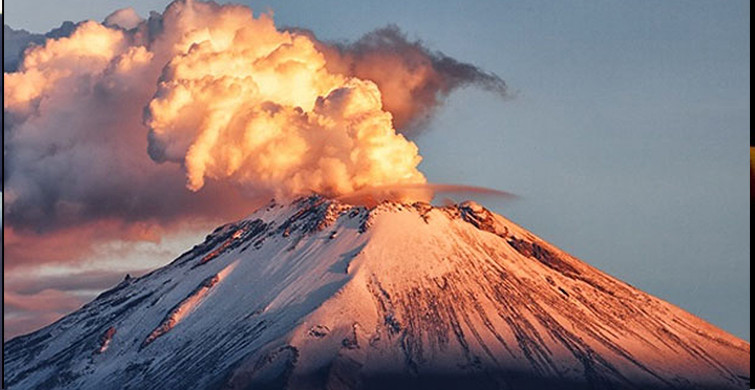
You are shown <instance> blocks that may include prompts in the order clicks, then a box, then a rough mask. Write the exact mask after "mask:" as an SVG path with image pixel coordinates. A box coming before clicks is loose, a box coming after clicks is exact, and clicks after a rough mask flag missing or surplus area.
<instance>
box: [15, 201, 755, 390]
mask: <svg viewBox="0 0 755 390" xmlns="http://www.w3.org/2000/svg"><path fill="white" fill-rule="evenodd" d="M4 352H5V364H4V369H5V373H4V382H5V385H6V386H7V387H8V388H9V389H31V388H41V389H52V388H70V389H98V390H100V389H121V388H133V389H212V388H216V389H221V388H222V389H247V388H254V389H256V388H287V389H325V388H328V389H361V388H375V389H379V388H433V389H435V388H464V389H483V388H490V389H498V388H501V389H533V388H616V389H624V388H627V389H648V388H650V389H652V388H669V389H688V388H689V389H708V388H711V389H714V388H715V389H744V388H747V387H748V386H749V376H750V374H749V358H750V345H749V344H748V343H747V342H745V341H742V340H740V339H738V338H736V337H734V336H732V335H730V334H728V333H726V332H724V331H722V330H720V329H718V328H716V327H715V326H712V325H710V324H708V323H706V322H705V321H703V320H701V319H699V318H697V317H695V316H693V315H691V314H689V313H687V312H685V311H683V310H681V309H679V308H677V307H675V306H673V305H671V304H669V303H666V302H664V301H662V300H660V299H658V298H655V297H652V296H650V295H648V294H646V293H644V292H641V291H639V290H637V289H635V288H634V287H632V286H630V285H628V284H626V283H623V282H621V281H619V280H616V279H614V278H612V277H610V276H608V275H606V274H604V273H602V272H600V271H598V270H596V269H595V268H592V267H590V266H589V265H587V264H585V263H583V262H581V261H579V260H578V259H576V258H574V257H572V256H570V255H568V254H566V253H564V252H563V251H561V250H559V249H557V248H555V247H554V246H552V245H550V244H548V243H546V242H544V241H543V240H541V239H539V238H538V237H537V236H535V235H533V234H531V233H529V232H528V231H526V230H524V229H522V228H521V227H519V226H517V225H515V224H514V223H512V222H510V221H508V220H506V219H505V218H503V217H501V216H498V215H496V214H493V213H491V212H490V211H488V210H486V209H484V208H483V207H481V206H479V205H478V204H476V203H473V202H465V203H462V204H460V205H457V206H448V207H433V206H431V205H429V204H425V203H415V204H412V205H408V204H400V203H392V202H384V203H381V204H379V205H377V206H376V207H374V208H369V209H368V208H365V207H357V206H352V205H347V204H344V203H340V202H338V201H333V200H328V199H324V198H321V197H317V196H313V197H309V198H305V199H300V200H298V201H296V202H294V203H292V204H290V205H279V204H275V203H271V204H270V205H268V206H267V207H265V208H263V209H260V210H259V211H257V212H255V213H254V214H253V215H251V216H250V217H249V218H246V219H244V220H241V221H239V222H236V223H231V224H227V225H224V226H221V227H219V228H218V229H216V230H215V231H214V232H213V233H212V234H210V235H208V236H207V239H206V240H205V241H204V242H203V243H202V244H199V245H197V246H195V247H194V248H192V249H191V250H190V251H188V252H186V253H184V254H183V255H181V256H180V257H179V258H178V259H176V260H175V261H174V262H172V263H171V264H169V265H167V266H165V267H163V268H160V269H158V270H156V271H154V272H152V273H150V274H148V275H145V276H143V277H140V278H131V279H126V280H124V281H123V282H122V283H120V284H119V285H117V286H116V287H114V288H113V289H111V290H109V291H107V292H104V293H103V294H101V295H100V296H99V297H97V298H96V299H95V300H94V301H92V302H90V303H89V304H87V305H85V306H84V307H82V308H81V309H79V310H78V311H76V312H74V313H72V314H70V315H68V316H66V317H64V318H63V319H61V320H60V321H58V322H56V323H54V324H52V325H50V326H48V327H46V328H44V329H41V330H39V331H37V332H34V333H32V334H29V335H26V336H21V337H18V338H15V339H13V340H10V341H9V342H7V343H6V345H5V349H4Z"/></svg>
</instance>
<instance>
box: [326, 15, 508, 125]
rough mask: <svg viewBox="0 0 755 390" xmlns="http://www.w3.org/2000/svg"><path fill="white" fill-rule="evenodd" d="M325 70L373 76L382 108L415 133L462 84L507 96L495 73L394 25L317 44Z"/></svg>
mask: <svg viewBox="0 0 755 390" xmlns="http://www.w3.org/2000/svg"><path fill="white" fill-rule="evenodd" d="M318 48H319V49H320V50H321V51H322V52H323V54H325V57H326V60H327V61H326V66H327V68H328V69H329V70H331V71H333V72H336V73H340V74H345V75H350V76H354V77H358V78H361V79H367V80H372V81H373V82H375V83H376V84H377V85H378V87H379V88H380V91H381V92H382V95H381V96H382V102H383V107H384V108H385V109H386V110H387V111H389V112H390V113H391V114H392V115H393V123H394V125H395V126H396V128H397V129H399V131H400V132H401V133H403V134H407V135H411V134H413V133H416V132H417V131H418V130H420V129H421V128H422V126H423V125H424V124H425V121H426V120H427V119H429V117H430V116H431V115H432V113H433V110H434V109H435V108H436V107H438V106H439V105H440V104H441V103H442V101H443V99H444V98H445V97H446V96H448V94H449V93H451V92H452V91H453V90H455V89H457V88H459V87H463V86H466V85H474V86H477V87H479V88H483V89H485V90H488V91H491V92H493V93H496V94H497V95H499V96H501V97H507V96H508V88H507V86H506V83H505V82H504V81H503V80H502V79H501V78H500V77H498V76H497V75H495V74H494V73H487V72H485V71H483V70H481V69H479V68H478V67H476V66H474V65H471V64H467V63H462V62H459V61H457V60H455V59H453V58H451V57H448V56H446V55H444V54H443V53H441V52H433V51H431V50H430V49H428V48H427V47H425V46H424V45H423V44H422V42H420V41H415V42H410V41H409V40H408V39H407V38H406V35H404V34H403V33H402V32H401V30H399V28H398V27H397V26H393V25H392V26H388V27H385V28H382V29H378V30H375V31H373V32H371V33H368V34H367V35H365V36H364V37H362V38H361V39H359V40H358V41H356V42H354V43H351V44H336V45H327V44H324V43H319V45H318Z"/></svg>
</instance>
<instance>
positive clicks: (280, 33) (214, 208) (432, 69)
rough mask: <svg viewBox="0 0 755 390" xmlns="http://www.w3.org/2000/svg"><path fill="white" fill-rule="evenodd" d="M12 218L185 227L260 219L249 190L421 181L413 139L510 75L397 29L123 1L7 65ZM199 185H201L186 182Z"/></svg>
mask: <svg viewBox="0 0 755 390" xmlns="http://www.w3.org/2000/svg"><path fill="white" fill-rule="evenodd" d="M3 80H4V85H5V88H4V103H3V110H4V117H5V119H6V124H5V127H4V129H3V131H4V135H5V137H6V138H5V139H6V144H5V147H4V151H3V152H4V157H5V166H4V173H5V175H4V185H5V200H4V201H5V204H4V213H5V218H6V222H8V224H9V225H10V226H11V227H15V228H17V229H33V230H35V231H46V230H54V229H57V228H60V227H66V226H71V225H84V224H87V223H90V224H91V222H92V221H113V220H116V221H126V222H129V221H145V220H160V221H175V220H178V219H181V218H186V217H187V216H189V217H203V216H212V217H218V216H221V217H225V216H229V215H234V214H236V215H238V214H239V213H242V212H248V211H249V206H250V204H252V203H254V201H252V200H250V199H254V198H253V197H252V198H249V197H248V196H246V197H245V196H242V195H241V194H239V191H237V189H241V190H242V192H243V193H244V194H245V195H249V194H252V195H257V196H259V197H262V196H265V197H267V196H270V195H272V196H276V197H291V196H295V195H300V194H306V193H310V192H317V193H322V194H326V195H330V196H338V195H342V194H347V193H351V192H354V191H358V190H360V189H362V188H365V187H368V186H386V185H402V184H410V185H413V184H420V183H424V182H425V177H424V176H423V174H422V173H421V172H419V171H418V170H417V165H418V164H419V162H420V161H421V157H420V156H419V154H418V150H417V147H416V145H415V144H414V143H413V142H411V141H410V140H408V139H407V138H405V136H410V135H412V134H414V133H415V132H416V131H417V129H419V128H420V127H421V125H422V123H423V121H424V120H425V119H426V118H427V117H428V116H429V115H431V113H432V111H433V109H434V108H435V107H437V106H438V105H439V104H441V103H442V101H443V98H444V97H445V96H447V95H448V94H449V93H450V92H451V91H453V90H454V89H456V88H459V87H461V86H464V85H470V84H471V85H477V86H481V87H483V88H485V89H488V90H491V91H494V92H495V93H498V94H500V95H505V94H506V85H505V83H504V82H503V81H502V80H501V79H500V78H499V77H498V76H496V75H494V74H489V73H485V72H482V71H480V70H479V69H478V68H476V67H474V66H473V65H469V64H465V63H461V62H458V61H456V60H454V59H452V58H450V57H447V56H445V55H443V54H441V53H434V52H431V51H430V50H428V49H427V48H426V47H425V46H423V44H422V43H420V42H410V41H408V40H407V39H406V37H405V36H404V35H403V34H402V33H401V32H400V31H399V30H398V29H397V28H396V27H388V28H384V29H380V30H377V31H374V32H372V33H369V34H367V35H366V36H365V37H363V38H362V39H360V40H358V41H357V42H355V43H352V44H329V43H325V42H321V41H319V40H317V39H316V38H315V37H314V35H313V34H312V33H311V32H308V31H304V30H295V29H291V30H279V29H277V28H276V27H275V25H274V23H273V20H272V18H271V17H270V16H268V15H261V16H259V17H257V18H255V17H254V16H253V14H252V11H251V10H250V9H249V8H246V7H243V6H238V5H222V6H221V5H218V4H215V3H204V2H193V1H190V0H189V1H175V2H173V3H172V4H170V5H169V6H168V7H167V8H166V10H165V11H164V12H163V13H162V14H158V13H152V14H151V15H150V17H149V18H148V19H146V20H143V19H141V18H140V17H139V16H138V15H137V14H136V13H135V12H134V11H133V10H130V9H126V10H119V11H116V12H114V13H113V14H111V15H110V16H108V18H106V20H105V21H104V22H103V23H96V22H93V21H87V22H82V23H79V24H78V25H76V26H75V29H74V30H73V31H72V32H71V33H70V35H69V36H63V37H59V38H57V39H48V40H47V41H46V42H45V44H44V45H42V46H32V47H30V48H29V49H27V50H26V51H25V53H24V55H23V58H22V59H21V62H20V63H19V67H18V71H16V72H13V73H5V74H4V76H3ZM186 188H188V189H190V190H192V191H194V192H192V191H187V190H186Z"/></svg>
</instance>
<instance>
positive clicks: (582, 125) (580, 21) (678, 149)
mask: <svg viewBox="0 0 755 390" xmlns="http://www.w3.org/2000/svg"><path fill="white" fill-rule="evenodd" d="M241 3H243V4H246V5H249V6H251V7H252V9H254V10H255V14H257V13H258V12H260V11H267V10H272V12H273V14H274V19H275V23H276V25H277V26H295V27H302V28H306V29H309V30H312V31H313V32H314V33H315V34H316V36H317V37H318V38H319V39H321V40H333V41H344V40H348V41H355V40H357V39H358V38H359V37H361V36H362V35H364V34H365V33H368V32H370V31H372V30H374V29H376V28H380V27H383V26H386V25H387V24H395V25H396V26H398V27H399V28H400V29H401V30H403V31H404V32H405V33H406V34H407V36H408V38H409V39H420V40H422V42H423V43H424V44H425V45H426V46H427V47H429V48H431V49H433V50H438V51H441V52H443V53H444V54H446V55H448V56H450V57H453V58H456V59H458V60H460V61H464V62H468V63H471V64H474V65H476V66H477V67H479V68H480V69H482V70H484V71H487V72H492V73H495V74H496V75H498V76H500V77H501V78H502V79H503V80H505V81H506V83H507V85H508V87H509V92H510V93H509V97H507V98H501V97H499V96H497V95H495V94H492V93H490V92H489V91H485V90H481V89H478V88H473V87H467V88H463V89H459V90H456V91H454V92H453V93H451V94H450V95H449V96H448V98H447V99H446V101H445V102H444V104H443V105H442V106H441V107H440V108H439V109H437V110H436V111H435V112H434V115H433V116H432V118H431V119H430V120H429V122H427V123H425V126H424V130H423V131H422V132H420V133H419V134H418V135H415V136H413V137H412V138H413V141H414V142H415V143H416V144H417V146H418V147H419V150H420V154H421V155H422V157H423V160H422V163H421V164H420V165H419V169H420V171H422V172H423V173H424V174H425V176H426V177H427V179H428V180H429V181H430V182H434V183H455V184H467V185H476V186H484V187H490V188H495V189H498V190H503V191H507V192H511V193H514V194H517V195H518V196H519V197H520V198H519V199H517V200H514V201H511V200H502V199H497V198H494V197H493V198H485V199H481V202H482V203H483V204H484V205H486V206H487V207H489V208H491V209H492V210H494V211H496V212H498V213H500V214H502V215H504V216H506V217H507V218H509V219H511V220H512V221H514V222H516V223H518V224H519V225H521V226H523V227H525V228H526V229H528V230H530V231H532V232H533V233H535V234H537V235H539V236H540V237H542V238H543V239H545V240H547V241H549V242H551V243H553V244H555V245H556V246H558V247H560V248H562V249H564V250H566V251H567V252H569V253H571V254H572V255H574V256H576V257H578V258H580V259H582V260H584V261H586V262H587V263H589V264H591V265H593V266H595V267H597V268H599V269H601V270H603V271H605V272H607V273H609V274H611V275H613V276H615V277H617V278H619V279H621V280H624V281H626V282H628V283H630V284H632V285H634V286H635V287H638V288H640V289H642V290H644V291H646V292H649V293H651V294H653V295H655V296H658V297H660V298H662V299H664V300H667V301H669V302H671V303H673V304H675V305H677V306H679V307H681V308H683V309H685V310H688V311H690V312H691V313H693V314H695V315H698V316H700V317H702V318H704V319H706V320H708V321H710V322H711V323H713V324H715V325H717V326H719V327H721V328H723V329H725V330H727V331H729V332H731V333H733V334H735V335H737V336H739V337H742V338H744V339H745V340H749V337H750V331H749V328H750V322H749V316H750V301H749V289H750V278H749V274H750V272H749V271H750V262H749V258H750V240H749V236H750V224H749V215H750V214H749V211H750V203H749V200H748V199H749V195H748V177H749V176H748V169H749V168H748V167H749V163H748V158H749V157H748V156H749V154H748V152H747V150H748V147H749V146H748V145H749V144H748V139H749V128H750V110H749V105H750V99H749V94H750V89H749V85H750V71H749V68H750V60H749V57H750V40H749V26H750V19H749V14H750V13H749V2H746V1H727V2H720V1H688V2H654V1H635V2H618V1H609V2H598V1H594V2H590V1H573V2H547V1H542V2H540V1H534V2H509V1H490V2H485V1H478V2H451V1H439V2H438V1H413V2H399V1H382V2H371V3H364V4H354V3H351V4H348V5H344V4H342V2H336V1H318V2H291V1H280V2H273V1H251V2H250V1H242V2H241ZM166 4H167V1H140V2H138V4H130V3H129V2H125V1H83V0H67V1H65V2H61V1H59V0H24V1H19V0H11V1H6V2H5V4H4V9H3V12H4V17H5V23H6V24H9V25H10V26H11V27H13V28H15V29H19V28H23V29H26V30H28V31H31V32H40V33H43V32H46V31H49V30H50V29H52V28H54V27H57V26H60V24H61V22H62V21H64V20H73V21H80V20H84V19H93V20H97V21H102V20H103V19H104V18H105V17H106V16H107V15H108V14H110V13H111V12H112V11H113V10H115V9H118V8H122V7H126V6H132V7H134V8H135V9H136V11H137V13H139V14H140V15H141V16H146V15H148V12H149V11H150V10H156V11H159V12H162V10H163V8H164V7H165V5H166ZM40 10H44V11H43V12H40ZM145 131H146V130H145ZM4 210H5V208H4ZM4 220H5V219H4ZM202 228H204V226H199V225H197V226H191V227H190V228H186V229H184V230H183V231H178V230H176V229H167V230H166V231H161V230H159V229H157V230H155V229H154V228H153V227H145V228H144V229H142V230H139V229H133V231H130V233H129V234H131V235H132V236H135V237H142V238H143V239H141V240H140V241H139V240H137V241H138V243H137V244H134V243H133V242H130V243H124V242H120V241H108V242H103V243H101V244H98V245H99V246H98V247H97V248H96V250H95V251H93V252H92V251H90V252H88V253H86V254H80V255H79V257H80V258H79V259H78V260H76V261H71V260H70V259H59V262H58V263H54V262H49V263H45V264H42V265H35V266H34V267H31V266H30V267H17V268H14V269H12V270H11V272H7V271H8V267H7V266H6V267H5V269H6V273H5V277H4V283H3V285H4V287H5V288H6V290H4V301H5V303H6V306H8V302H9V294H8V291H9V290H11V291H10V292H11V294H10V298H11V299H16V301H14V302H18V303H17V307H21V306H24V305H27V306H28V305H32V304H37V305H38V306H36V307H37V308H38V310H35V311H32V312H29V313H26V315H27V316H26V317H23V313H15V314H13V315H18V316H19V319H18V322H17V323H16V324H15V325H16V329H22V328H23V327H24V326H26V327H27V328H28V327H33V326H39V325H42V324H43V323H44V321H50V320H52V319H54V318H57V317H59V316H60V315H63V314H65V313H66V312H68V311H71V310H73V309H75V308H76V307H77V306H76V305H78V304H81V303H84V302H85V301H86V300H87V299H90V298H91V297H92V296H94V294H96V293H97V292H99V291H102V290H103V289H105V288H107V287H108V285H111V284H112V283H114V282H117V280H118V278H119V277H121V276H120V275H122V274H123V273H124V272H127V270H135V271H136V272H134V273H135V274H139V272H144V270H145V269H148V268H150V267H154V266H157V265H159V264H164V263H167V262H168V261H170V260H171V259H172V258H175V257H176V256H178V255H179V254H180V253H182V252H183V250H185V249H188V248H190V246H191V243H192V242H196V241H200V240H201V239H202V237H203V236H204V234H206V231H203V230H202ZM82 229H84V228H82ZM113 229H116V228H115V227H114V228H113ZM136 230H139V231H136ZM167 231H169V233H166V232H167ZM163 233H164V234H167V236H164V235H163ZM72 234H73V233H72ZM51 240H52V239H51ZM6 241H7V240H6ZM49 241H50V240H48V241H44V240H42V241H40V246H41V247H44V246H45V245H46V243H47V244H49V245H51V246H54V243H50V242H49ZM6 249H7V248H6ZM111 253H118V255H117V256H115V258H111V259H108V260H107V261H104V260H102V257H103V256H107V255H108V254H111ZM7 256H8V253H7V251H6V254H5V256H4V258H7ZM145 258H149V259H150V260H149V261H147V260H144V259H145ZM136 259H141V260H139V261H137V260H136ZM113 268H116V269H117V273H118V274H117V275H116V272H113ZM106 271H107V272H106ZM72 279H76V281H77V282H75V283H74V282H71V280H72ZM84 279H86V280H89V281H91V283H89V286H88V287H86V288H84V287H82V286H81V285H80V282H78V281H80V280H84ZM25 281H31V282H28V283H27V282H25ZM32 282H36V283H37V284H40V285H47V286H51V287H50V288H49V289H44V290H40V291H33V289H31V290H30V289H29V288H28V285H29V284H30V283H32ZM77 283H79V284H77ZM72 285H76V286H72ZM9 286H10V287H9ZM14 286H15V287H14ZM55 286H57V287H55ZM59 290H63V291H66V292H67V293H68V294H69V295H67V296H66V297H64V298H66V299H62V298H61V296H60V295H55V293H54V292H55V291H59ZM45 294H48V295H45ZM53 296H54V297H55V298H56V299H61V300H62V301H67V299H68V298H70V297H71V296H75V297H78V298H77V299H79V300H78V301H75V303H74V304H67V305H62V304H61V305H59V306H56V308H55V311H54V312H51V311H50V309H49V308H48V306H49V305H46V304H42V303H43V302H48V301H52V300H53V299H52V298H51V297H53ZM7 310H8V309H6V314H8V312H7ZM42 315H44V316H47V317H45V318H44V321H42V320H40V319H39V318H40V316H42ZM30 316H37V317H35V318H32V317H30ZM22 317H23V318H22ZM7 326H8V324H7V323H6V324H5V327H7ZM6 333H7V332H6ZM4 335H5V334H4Z"/></svg>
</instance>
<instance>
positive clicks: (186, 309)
mask: <svg viewBox="0 0 755 390" xmlns="http://www.w3.org/2000/svg"><path fill="white" fill-rule="evenodd" d="M236 264H237V262H234V263H232V264H231V265H229V266H227V267H225V268H224V269H223V270H222V271H220V272H218V273H217V274H216V275H213V276H210V277H209V278H207V279H205V280H204V281H202V283H201V284H200V285H199V287H197V288H196V289H195V290H194V291H193V292H192V293H191V294H189V296H188V297H186V298H184V300H182V301H181V302H179V303H178V304H177V305H176V306H175V307H174V308H173V309H171V311H170V312H168V314H167V315H166V316H165V318H164V319H163V320H162V322H161V323H160V325H159V326H158V327H157V328H155V330H153V331H152V333H150V334H149V336H147V338H146V339H145V340H144V343H142V347H146V346H147V345H149V344H150V343H152V342H153V341H155V339H157V338H158V337H160V336H162V335H164V334H166V333H168V332H169V331H170V330H171V329H173V328H174V327H175V326H176V325H178V323H179V322H181V320H183V319H184V318H186V317H187V316H188V315H189V314H191V313H192V312H193V311H194V310H195V309H196V308H197V307H198V306H199V305H200V304H201V303H202V299H203V298H204V297H205V296H206V295H207V294H208V293H209V292H210V289H212V288H213V287H214V286H215V285H216V284H218V282H220V281H221V280H222V279H223V278H225V276H227V275H228V274H229V273H230V272H231V271H232V270H233V268H234V267H235V266H236Z"/></svg>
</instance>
